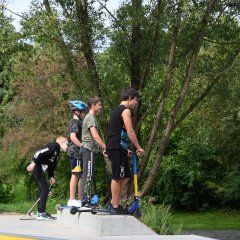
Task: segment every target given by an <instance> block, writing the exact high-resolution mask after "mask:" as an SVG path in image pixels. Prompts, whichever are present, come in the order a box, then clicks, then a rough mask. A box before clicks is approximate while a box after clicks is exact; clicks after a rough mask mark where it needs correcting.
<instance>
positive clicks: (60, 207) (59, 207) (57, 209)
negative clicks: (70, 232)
mask: <svg viewBox="0 0 240 240" xmlns="http://www.w3.org/2000/svg"><path fill="white" fill-rule="evenodd" d="M62 206H63V205H62V204H60V203H59V204H57V205H56V206H55V209H56V211H59V210H62Z"/></svg>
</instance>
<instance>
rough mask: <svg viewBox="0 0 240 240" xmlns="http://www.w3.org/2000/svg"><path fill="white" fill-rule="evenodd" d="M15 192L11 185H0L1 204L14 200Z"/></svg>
mask: <svg viewBox="0 0 240 240" xmlns="http://www.w3.org/2000/svg"><path fill="white" fill-rule="evenodd" d="M13 197H14V191H13V188H12V186H11V185H9V184H5V183H0V203H9V202H11V201H12V200H13Z"/></svg>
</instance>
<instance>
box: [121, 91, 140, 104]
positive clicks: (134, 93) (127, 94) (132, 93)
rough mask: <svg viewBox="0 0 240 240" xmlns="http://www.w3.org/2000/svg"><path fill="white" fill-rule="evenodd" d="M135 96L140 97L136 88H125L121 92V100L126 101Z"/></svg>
mask: <svg viewBox="0 0 240 240" xmlns="http://www.w3.org/2000/svg"><path fill="white" fill-rule="evenodd" d="M135 97H137V98H139V93H138V91H137V90H136V89H134V88H125V89H123V90H122V92H121V101H126V100H128V99H129V98H130V99H133V98H135Z"/></svg>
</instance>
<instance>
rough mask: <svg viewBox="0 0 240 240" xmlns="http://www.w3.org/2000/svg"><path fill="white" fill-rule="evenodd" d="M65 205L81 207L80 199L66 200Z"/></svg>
mask: <svg viewBox="0 0 240 240" xmlns="http://www.w3.org/2000/svg"><path fill="white" fill-rule="evenodd" d="M67 206H70V207H81V201H79V200H76V199H73V200H70V199H69V200H68V203H67Z"/></svg>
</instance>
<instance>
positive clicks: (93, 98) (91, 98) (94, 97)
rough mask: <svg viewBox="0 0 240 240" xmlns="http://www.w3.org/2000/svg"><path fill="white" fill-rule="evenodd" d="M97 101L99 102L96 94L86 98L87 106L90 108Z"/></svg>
mask: <svg viewBox="0 0 240 240" xmlns="http://www.w3.org/2000/svg"><path fill="white" fill-rule="evenodd" d="M98 102H101V100H100V98H99V97H98V96H92V97H89V99H88V107H89V108H91V106H92V105H93V104H97V103H98Z"/></svg>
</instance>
